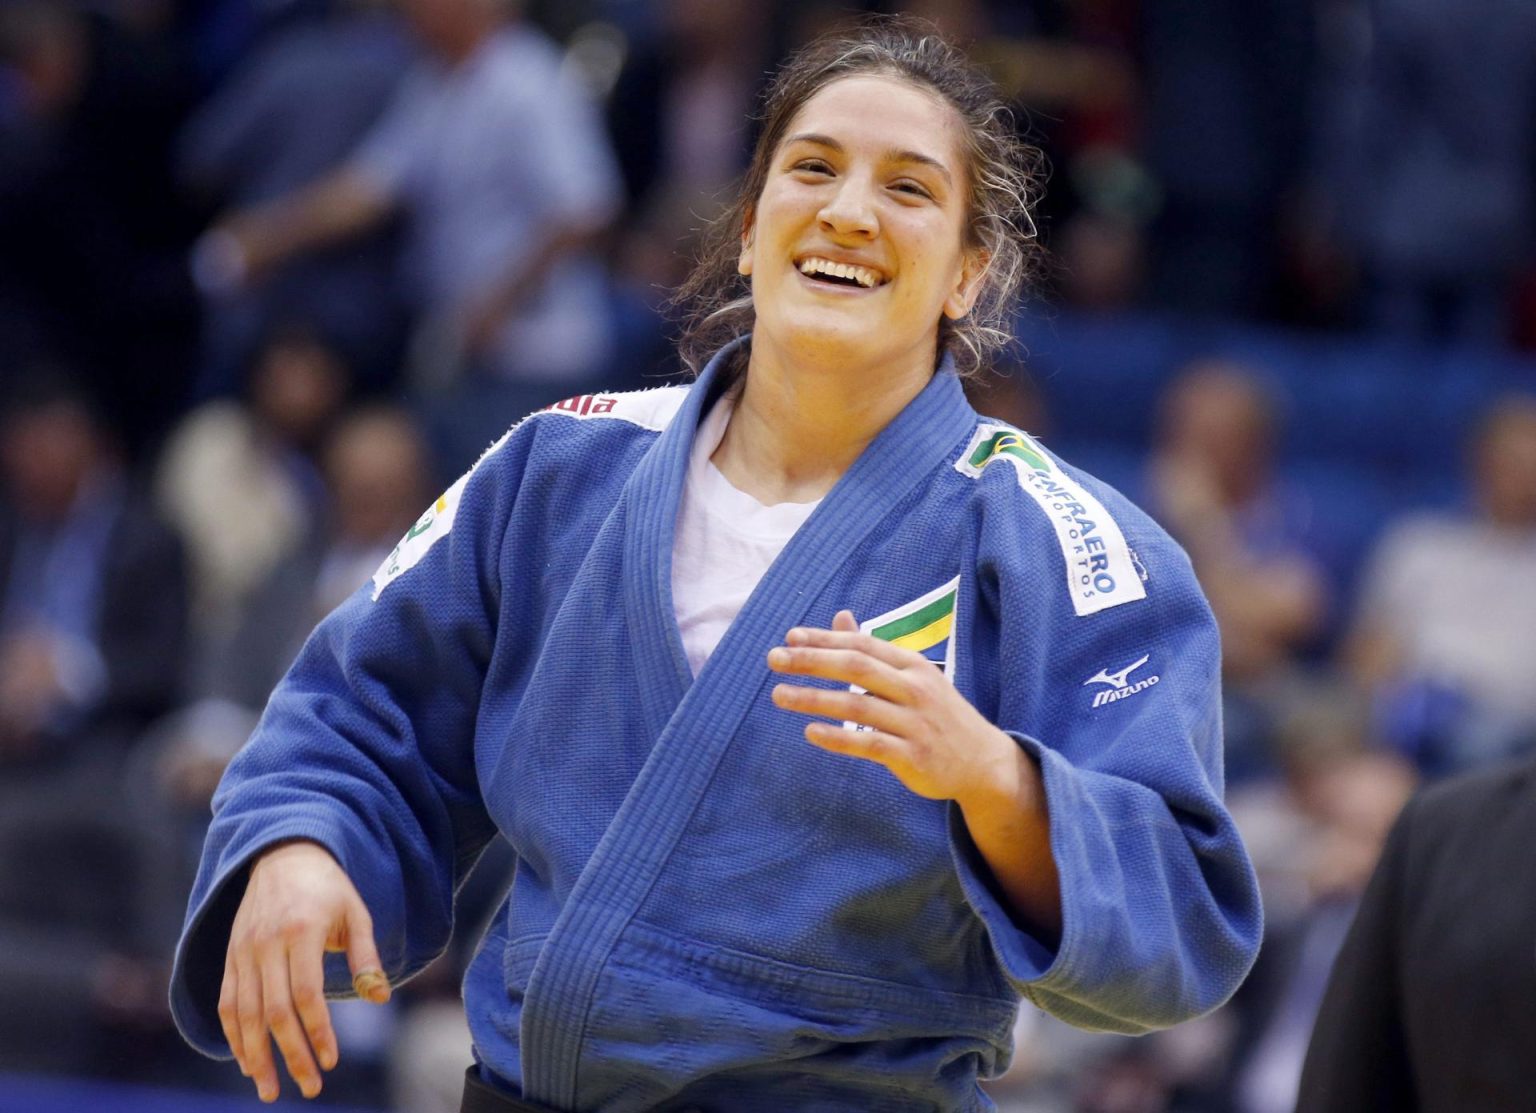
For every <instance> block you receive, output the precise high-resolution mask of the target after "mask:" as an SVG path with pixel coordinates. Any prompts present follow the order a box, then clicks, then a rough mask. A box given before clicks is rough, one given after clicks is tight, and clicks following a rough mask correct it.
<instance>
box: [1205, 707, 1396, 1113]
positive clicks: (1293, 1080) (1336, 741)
mask: <svg viewBox="0 0 1536 1113" xmlns="http://www.w3.org/2000/svg"><path fill="white" fill-rule="evenodd" d="M1369 729H1370V728H1369V714H1368V710H1367V709H1366V708H1365V707H1363V706H1361V704H1360V703H1359V701H1357V700H1355V699H1352V698H1350V693H1348V692H1347V691H1342V692H1341V691H1336V690H1331V689H1329V688H1326V687H1325V688H1322V689H1316V688H1310V689H1303V690H1298V692H1297V693H1296V697H1295V699H1294V700H1293V703H1292V705H1291V707H1290V708H1289V710H1288V711H1287V712H1286V713H1285V715H1284V718H1283V720H1282V722H1281V724H1280V727H1279V729H1278V735H1279V741H1278V747H1277V748H1278V750H1279V752H1280V755H1281V761H1282V763H1283V766H1284V770H1285V774H1286V781H1285V785H1284V788H1285V791H1284V792H1283V793H1282V794H1280V795H1278V796H1271V797H1270V798H1269V800H1268V802H1267V803H1263V802H1261V800H1260V798H1261V797H1262V796H1263V794H1262V793H1254V792H1249V793H1243V794H1240V796H1239V799H1238V800H1235V801H1234V813H1235V814H1236V815H1238V816H1240V817H1241V819H1240V822H1242V823H1244V824H1245V826H1244V834H1245V837H1248V836H1249V835H1250V832H1253V831H1254V829H1255V828H1258V829H1260V830H1262V831H1265V832H1267V833H1268V836H1269V837H1267V838H1266V837H1265V836H1264V835H1263V834H1260V835H1259V837H1258V838H1257V839H1255V840H1254V841H1255V843H1256V844H1257V846H1256V850H1255V853H1256V857H1260V858H1261V859H1262V864H1261V865H1260V867H1259V868H1260V870H1261V876H1260V884H1261V886H1262V887H1263V889H1264V907H1265V920H1266V923H1265V938H1264V950H1263V952H1262V954H1261V958H1260V964H1259V965H1258V966H1256V967H1255V970H1254V973H1253V975H1252V976H1251V977H1250V979H1249V981H1248V983H1247V984H1246V985H1245V986H1244V987H1243V989H1242V990H1241V991H1240V996H1239V997H1238V998H1237V999H1236V1001H1235V1003H1234V1012H1235V1014H1236V1016H1237V1019H1238V1024H1237V1027H1236V1030H1235V1033H1234V1043H1233V1046H1232V1048H1231V1049H1230V1052H1229V1054H1228V1056H1227V1059H1228V1064H1227V1066H1226V1069H1225V1070H1224V1071H1223V1072H1222V1075H1223V1077H1222V1079H1221V1083H1220V1086H1219V1087H1218V1088H1217V1089H1216V1090H1215V1091H1214V1094H1213V1097H1214V1098H1215V1100H1214V1102H1213V1107H1214V1108H1220V1109H1231V1110H1233V1111H1234V1113H1291V1110H1292V1109H1293V1108H1294V1106H1295V1101H1296V1088H1297V1084H1298V1081H1299V1079H1300V1077H1301V1069H1302V1061H1303V1058H1304V1057H1305V1054H1306V1048H1307V1040H1308V1038H1309V1036H1310V1034H1311V1031H1312V1025H1313V1021H1314V1019H1315V1018H1316V1016H1317V1010H1318V1006H1319V1003H1320V1002H1321V1000H1322V996H1323V989H1324V986H1325V985H1326V984H1327V980H1328V973H1329V971H1330V970H1331V969H1332V967H1333V962H1334V958H1335V957H1336V955H1337V954H1338V950H1339V947H1340V946H1341V945H1342V943H1343V939H1344V933H1345V931H1346V930H1347V928H1348V926H1349V922H1350V920H1351V918H1352V917H1353V916H1354V912H1355V907H1356V905H1357V903H1358V902H1359V900H1360V895H1361V893H1363V892H1364V891H1365V886H1366V882H1367V880H1368V879H1369V878H1370V875H1371V871H1372V870H1373V869H1374V868H1375V866H1376V861H1377V859H1378V858H1379V857H1380V854H1381V849H1382V845H1383V843H1384V842H1385V840H1386V837H1387V832H1388V830H1389V829H1390V828H1391V826H1392V823H1393V821H1394V820H1395V819H1396V818H1397V814H1398V812H1399V811H1400V810H1401V808H1402V806H1403V803H1404V802H1405V801H1406V800H1407V799H1408V796H1409V794H1410V793H1411V792H1412V791H1413V788H1414V785H1415V783H1416V780H1417V778H1416V777H1415V775H1414V773H1413V771H1412V769H1411V767H1409V766H1408V764H1407V763H1406V762H1404V761H1403V760H1402V759H1401V758H1398V757H1397V756H1396V755H1394V754H1392V753H1390V752H1385V751H1380V750H1376V749H1372V748H1371V747H1370V745H1369ZM1266 808H1267V809H1268V810H1269V813H1270V814H1269V815H1267V816H1264V815H1262V814H1261V813H1262V812H1263V811H1264V810H1265V809H1266Z"/></svg>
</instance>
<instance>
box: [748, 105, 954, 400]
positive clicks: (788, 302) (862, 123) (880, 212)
mask: <svg viewBox="0 0 1536 1113" xmlns="http://www.w3.org/2000/svg"><path fill="white" fill-rule="evenodd" d="M960 126H961V125H960V122H959V120H958V119H957V117H956V115H955V113H954V110H953V109H952V108H950V107H949V106H948V105H947V104H945V103H944V102H942V101H941V100H939V99H938V98H937V97H936V96H934V95H932V94H930V93H928V92H927V91H925V90H923V89H919V88H917V87H916V86H914V85H911V84H908V83H907V82H905V81H900V80H896V79H893V78H887V77H872V76H871V77H848V78H843V79H842V80H840V81H836V82H833V83H832V84H830V85H828V86H826V87H825V88H823V89H821V90H820V91H819V92H817V93H816V94H815V95H814V96H813V97H811V98H810V99H809V100H808V101H806V103H805V104H804V105H803V106H802V107H801V109H800V110H799V112H797V113H796V114H795V116H794V118H793V119H792V120H791V121H790V123H789V126H788V127H787V128H786V129H785V134H784V138H783V139H782V140H780V142H779V145H778V148H777V149H776V150H775V152H774V155H773V158H772V160H771V161H770V163H769V166H768V176H767V180H766V182H765V183H764V186H763V191H762V193H761V195H760V196H759V197H758V200H757V205H756V208H755V211H754V212H753V215H752V219H751V222H750V224H749V226H748V227H747V229H746V231H745V234H744V235H743V237H742V249H741V259H740V267H739V269H740V270H741V273H742V274H745V275H748V276H750V277H751V283H752V301H753V307H754V309H755V311H756V315H757V323H756V326H755V327H754V332H753V337H754V339H753V348H754V354H755V353H756V351H757V348H758V346H759V345H760V344H767V345H770V346H772V347H773V348H775V349H777V350H778V351H779V352H781V353H782V354H783V355H784V356H786V357H788V358H790V359H798V360H807V359H809V360H815V361H822V360H826V359H829V358H831V359H836V360H839V361H842V362H843V363H845V364H848V363H853V364H859V365H880V364H891V363H899V364H905V365H907V366H912V367H921V369H922V374H923V375H924V376H926V375H927V374H928V373H930V372H931V371H932V369H933V361H934V358H935V355H936V347H937V343H938V329H939V320H940V318H941V316H949V317H952V318H959V317H963V316H964V315H965V314H966V313H967V312H968V311H969V309H970V306H971V300H972V298H973V297H974V294H975V291H976V288H977V286H978V285H979V283H978V281H977V280H978V279H979V277H980V275H981V272H982V270H983V269H984V268H983V266H982V260H981V258H980V257H979V255H978V254H977V253H975V252H968V251H966V250H965V248H964V246H963V230H964V227H965V221H966V218H967V215H968V214H967V211H966V206H967V203H968V202H967V189H966V163H965V157H964V155H963V153H962V149H961V144H960V135H959V128H960Z"/></svg>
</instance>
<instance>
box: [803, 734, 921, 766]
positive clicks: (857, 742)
mask: <svg viewBox="0 0 1536 1113" xmlns="http://www.w3.org/2000/svg"><path fill="white" fill-rule="evenodd" d="M805 737H806V740H807V741H809V742H811V743H812V744H814V745H817V746H820V747H821V748H822V749H823V750H827V751H828V752H830V753H834V754H846V755H847V756H849V757H859V758H864V759H865V760H867V761H873V762H877V763H879V764H880V765H883V766H885V767H886V768H887V769H891V770H892V771H893V772H894V771H895V768H894V767H895V766H896V765H898V764H899V763H900V762H901V760H902V758H903V754H904V750H905V744H904V743H903V742H902V740H901V739H900V738H897V737H893V736H892V735H889V734H887V733H886V732H885V731H882V730H849V729H848V728H847V727H840V726H833V725H832V724H831V723H807V724H806V725H805Z"/></svg>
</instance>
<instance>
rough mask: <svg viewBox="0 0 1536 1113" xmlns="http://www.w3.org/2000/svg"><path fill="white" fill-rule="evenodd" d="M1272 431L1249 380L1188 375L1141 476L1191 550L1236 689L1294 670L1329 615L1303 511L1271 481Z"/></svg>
mask: <svg viewBox="0 0 1536 1113" xmlns="http://www.w3.org/2000/svg"><path fill="white" fill-rule="evenodd" d="M1278 424H1279V414H1278V412H1277V407H1276V405H1275V402H1274V401H1273V399H1272V398H1271V397H1270V396H1269V394H1268V393H1267V392H1266V390H1265V388H1264V387H1263V385H1262V384H1261V382H1260V380H1259V379H1258V377H1257V376H1256V375H1254V374H1253V373H1252V372H1251V371H1249V370H1247V369H1246V368H1244V367H1241V366H1238V365H1236V364H1227V363H1199V364H1195V365H1193V366H1191V367H1189V368H1188V369H1186V370H1185V371H1183V372H1182V373H1181V374H1180V375H1179V376H1178V377H1177V378H1176V379H1175V380H1174V381H1173V382H1172V383H1171V384H1170V386H1169V387H1168V390H1167V393H1166V394H1165V395H1164V398H1163V401H1162V407H1161V413H1160V422H1159V426H1158V433H1157V443H1156V444H1155V445H1154V446H1153V450H1152V457H1151V461H1150V467H1149V480H1150V483H1149V485H1150V491H1149V494H1150V495H1151V505H1152V507H1153V508H1154V513H1155V514H1156V515H1157V516H1158V518H1159V520H1160V521H1161V522H1162V523H1163V524H1164V525H1165V526H1167V527H1168V529H1169V531H1170V532H1171V533H1173V535H1174V536H1175V537H1177V538H1178V539H1179V542H1180V543H1181V544H1182V545H1184V547H1185V548H1186V549H1188V550H1189V555H1190V559H1191V560H1192V561H1193V562H1194V565H1195V570H1196V572H1197V573H1198V574H1199V577H1200V583H1201V586H1203V587H1204V589H1205V592H1206V595H1207V597H1208V598H1209V599H1210V602H1211V608H1212V609H1213V610H1214V611H1215V612H1216V619H1217V622H1218V623H1219V624H1220V625H1221V641H1222V654H1223V668H1224V670H1225V672H1226V674H1227V676H1228V677H1229V678H1231V679H1234V680H1238V681H1243V680H1251V679H1253V678H1255V677H1260V676H1263V675H1265V674H1266V673H1268V672H1269V671H1270V670H1272V669H1274V668H1275V667H1277V666H1281V665H1284V664H1285V663H1287V662H1289V661H1291V660H1293V659H1294V658H1295V656H1296V655H1297V654H1298V653H1299V652H1300V651H1301V650H1302V649H1303V648H1304V647H1306V646H1307V645H1308V643H1309V642H1310V641H1311V640H1312V639H1314V638H1315V637H1317V635H1318V634H1319V633H1320V632H1321V630H1322V624H1323V620H1324V617H1325V615H1326V610H1327V593H1326V590H1325V585H1324V581H1323V577H1322V574H1321V572H1320V570H1319V566H1318V563H1317V562H1316V560H1315V559H1314V558H1313V557H1312V555H1311V554H1310V552H1309V549H1308V544H1307V533H1308V529H1309V526H1310V520H1309V513H1308V508H1307V504H1306V502H1305V501H1304V500H1303V499H1302V498H1301V496H1300V495H1299V494H1298V493H1297V492H1295V491H1293V490H1291V489H1290V488H1289V487H1288V486H1287V485H1286V483H1285V481H1284V480H1283V478H1281V477H1279V476H1277V475H1276V474H1275V449H1276V441H1277V437H1278V434H1279V429H1278Z"/></svg>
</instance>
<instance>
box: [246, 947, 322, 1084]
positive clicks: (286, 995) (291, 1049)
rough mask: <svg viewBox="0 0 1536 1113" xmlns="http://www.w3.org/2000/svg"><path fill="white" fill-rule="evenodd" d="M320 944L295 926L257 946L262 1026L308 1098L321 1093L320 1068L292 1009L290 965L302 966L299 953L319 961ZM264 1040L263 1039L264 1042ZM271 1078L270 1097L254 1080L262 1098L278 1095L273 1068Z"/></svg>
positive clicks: (296, 1013)
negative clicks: (274, 1041) (290, 931)
mask: <svg viewBox="0 0 1536 1113" xmlns="http://www.w3.org/2000/svg"><path fill="white" fill-rule="evenodd" d="M285 937H286V938H285ZM321 943H322V940H321V938H320V936H319V935H317V934H312V933H309V932H306V931H303V930H302V929H297V930H294V931H293V932H292V933H291V934H290V933H289V932H283V933H281V934H279V935H278V936H277V937H276V938H272V939H269V940H267V941H266V943H265V944H263V945H261V946H259V947H258V949H257V954H258V961H259V963H260V966H261V999H262V1010H261V1020H262V1023H263V1026H264V1027H265V1028H266V1029H268V1030H270V1031H271V1033H272V1036H273V1038H274V1039H275V1040H276V1041H277V1048H278V1051H280V1052H281V1053H282V1056H283V1063H284V1064H285V1065H286V1066H287V1068H288V1073H289V1075H291V1076H292V1078H293V1080H294V1081H295V1082H297V1083H298V1084H299V1090H300V1091H301V1092H302V1093H303V1094H304V1096H305V1097H307V1098H311V1097H314V1096H315V1095H316V1094H318V1093H319V1092H320V1068H319V1067H318V1066H317V1065H316V1064H315V1059H314V1056H313V1055H312V1054H310V1048H309V1038H308V1037H307V1036H306V1035H305V1033H304V1026H303V1024H302V1023H301V1022H300V1020H299V1014H298V1012H297V1010H296V1009H295V1008H294V1000H293V987H292V980H291V974H290V967H291V965H292V964H293V962H294V961H296V960H297V961H299V964H300V966H301V967H302V966H303V965H304V962H303V960H302V958H301V956H303V955H304V954H305V952H306V951H310V952H313V953H314V955H315V957H316V960H317V961H318V956H319V955H320V953H321V951H322V946H321ZM265 1042H266V1041H265V1039H263V1043H265ZM247 1043H249V1040H247ZM269 1062H270V1056H269ZM272 1081H273V1086H272V1093H271V1094H270V1096H269V1094H268V1092H267V1090H266V1088H265V1087H264V1086H263V1085H262V1084H261V1082H260V1080H258V1082H257V1091H258V1092H259V1093H260V1095H261V1099H262V1100H263V1101H272V1100H274V1099H275V1098H276V1097H277V1092H276V1090H277V1085H276V1084H277V1079H276V1072H275V1071H274V1076H273V1080H272Z"/></svg>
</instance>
